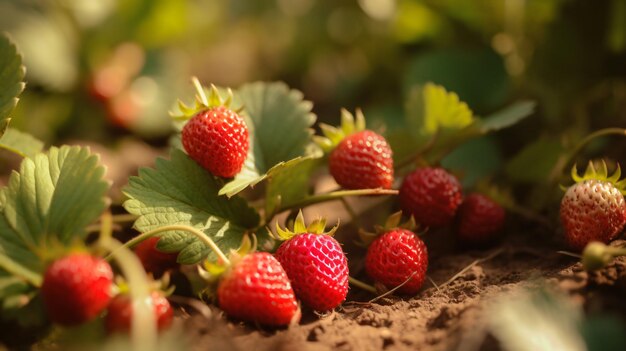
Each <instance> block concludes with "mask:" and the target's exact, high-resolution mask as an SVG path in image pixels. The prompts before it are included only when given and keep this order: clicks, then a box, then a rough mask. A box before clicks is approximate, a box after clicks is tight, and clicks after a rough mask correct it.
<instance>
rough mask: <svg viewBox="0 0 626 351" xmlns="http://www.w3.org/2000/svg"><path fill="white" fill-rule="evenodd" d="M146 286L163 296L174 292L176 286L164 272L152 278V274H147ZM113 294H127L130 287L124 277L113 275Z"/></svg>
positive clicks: (167, 273)
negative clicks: (156, 277)
mask: <svg viewBox="0 0 626 351" xmlns="http://www.w3.org/2000/svg"><path fill="white" fill-rule="evenodd" d="M148 286H149V289H150V291H151V292H153V291H157V292H159V293H161V294H162V295H163V296H165V297H167V296H170V295H172V294H173V293H174V290H176V286H174V285H171V284H170V274H169V272H166V273H165V274H163V276H161V278H159V279H154V277H152V275H150V274H148ZM112 289H113V295H129V294H130V287H129V285H128V282H127V281H126V279H124V278H123V277H122V276H116V277H115V284H113V288H112Z"/></svg>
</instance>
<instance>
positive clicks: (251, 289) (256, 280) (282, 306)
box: [217, 252, 299, 326]
mask: <svg viewBox="0 0 626 351" xmlns="http://www.w3.org/2000/svg"><path fill="white" fill-rule="evenodd" d="M217 299H218V302H219V305H220V307H221V308H222V309H223V310H224V311H225V312H226V313H227V314H228V315H229V316H231V317H234V318H238V319H241V320H244V321H249V322H257V323H261V324H264V325H269V326H284V325H288V324H289V323H290V322H291V321H292V320H296V319H299V316H298V313H299V309H298V303H297V302H296V297H295V295H294V293H293V289H292V288H291V284H290V283H289V278H287V274H286V273H285V271H284V270H283V267H281V265H280V263H279V262H278V261H277V260H276V258H274V256H272V255H271V254H269V253H267V252H255V253H252V254H249V255H246V256H244V257H243V258H241V260H240V261H239V262H234V263H233V266H231V267H230V268H229V271H227V272H226V273H225V274H224V276H223V277H222V279H221V281H220V283H219V285H218V288H217Z"/></svg>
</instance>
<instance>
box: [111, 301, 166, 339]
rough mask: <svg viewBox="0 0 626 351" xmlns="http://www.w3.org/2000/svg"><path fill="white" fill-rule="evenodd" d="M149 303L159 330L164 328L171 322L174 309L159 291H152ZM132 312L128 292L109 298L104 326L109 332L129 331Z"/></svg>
mask: <svg viewBox="0 0 626 351" xmlns="http://www.w3.org/2000/svg"><path fill="white" fill-rule="evenodd" d="M150 297H151V299H150V303H151V304H152V305H153V306H154V313H155V318H156V321H157V327H158V329H159V331H163V330H166V329H167V328H169V326H170V325H171V324H172V319H173V318H174V311H173V310H172V306H171V305H170V303H169V301H167V298H166V297H165V296H163V293H162V292H160V291H153V292H152V294H151V296H150ZM132 314H133V307H132V299H131V297H130V295H128V294H119V295H117V296H115V297H114V298H113V300H111V304H109V308H108V309H107V315H106V318H105V320H104V326H105V329H106V331H107V333H109V334H113V333H126V334H127V333H129V332H130V326H131V318H132Z"/></svg>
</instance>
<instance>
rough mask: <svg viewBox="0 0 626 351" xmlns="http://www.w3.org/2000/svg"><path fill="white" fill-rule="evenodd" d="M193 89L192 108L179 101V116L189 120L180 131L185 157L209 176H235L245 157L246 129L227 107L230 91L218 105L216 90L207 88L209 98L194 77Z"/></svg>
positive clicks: (243, 123)
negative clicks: (193, 101)
mask: <svg viewBox="0 0 626 351" xmlns="http://www.w3.org/2000/svg"><path fill="white" fill-rule="evenodd" d="M192 80H193V83H194V85H195V87H196V90H197V95H196V96H197V100H198V101H196V106H195V108H189V107H187V106H185V104H183V103H182V102H179V105H180V109H181V110H182V111H183V116H178V118H179V119H189V121H188V122H187V124H185V126H184V127H183V130H182V134H181V137H182V143H183V147H184V148H185V151H187V154H189V156H190V157H191V158H192V159H193V160H194V161H196V162H197V163H198V164H200V165H201V166H202V167H203V168H204V169H206V170H208V171H209V172H211V173H212V174H213V175H216V176H218V177H223V178H230V177H233V176H235V175H236V174H237V173H239V171H241V169H242V168H243V164H244V162H245V160H246V157H247V156H248V149H249V147H250V145H249V138H248V127H247V126H246V123H245V122H244V120H243V118H241V117H240V116H239V115H238V114H237V113H236V112H234V111H232V110H230V109H229V108H228V105H229V104H230V102H231V100H232V92H231V91H230V90H229V94H230V95H229V97H228V98H227V99H226V101H224V102H222V98H221V97H220V96H219V93H218V91H217V88H216V87H215V86H214V85H212V86H211V95H210V96H209V98H207V97H206V95H205V94H204V88H203V87H202V86H201V85H200V82H199V81H198V79H197V78H193V79H192Z"/></svg>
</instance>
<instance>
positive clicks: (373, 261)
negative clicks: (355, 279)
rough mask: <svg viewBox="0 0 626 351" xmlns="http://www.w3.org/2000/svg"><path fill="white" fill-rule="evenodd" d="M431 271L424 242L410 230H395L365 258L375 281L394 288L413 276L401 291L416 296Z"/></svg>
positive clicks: (373, 245) (366, 266)
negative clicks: (428, 271)
mask: <svg viewBox="0 0 626 351" xmlns="http://www.w3.org/2000/svg"><path fill="white" fill-rule="evenodd" d="M427 268H428V252H427V250H426V245H425V244H424V242H423V241H422V240H421V239H420V238H419V237H418V236H417V235H415V233H413V232H412V231H410V230H407V229H402V228H395V229H391V230H389V231H387V232H385V233H384V234H383V235H381V236H379V237H378V238H376V240H374V242H372V244H371V245H370V246H369V248H368V250H367V255H366V257H365V270H366V271H367V274H368V275H369V276H370V277H372V279H374V280H375V281H377V282H379V283H381V284H383V285H384V286H385V287H386V288H387V289H393V288H395V287H396V286H398V285H400V284H402V283H404V282H405V281H406V280H407V279H409V277H411V275H413V277H412V278H411V280H409V281H408V282H407V283H406V284H404V285H403V286H402V287H401V288H399V289H398V290H397V291H398V293H401V294H407V295H414V294H416V293H417V292H418V291H419V289H420V287H421V286H422V284H423V283H424V279H426V269H427Z"/></svg>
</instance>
